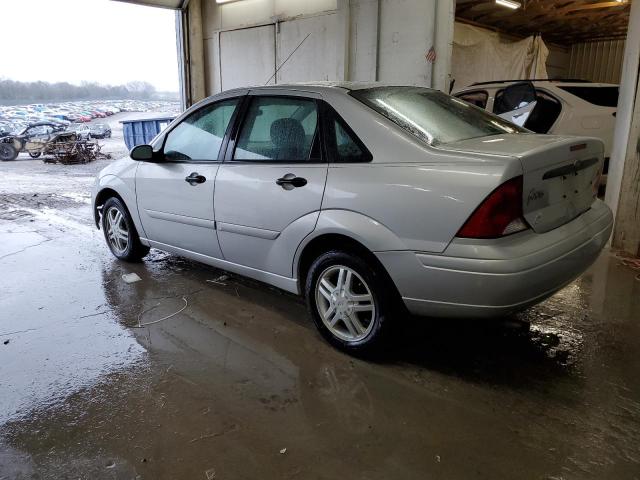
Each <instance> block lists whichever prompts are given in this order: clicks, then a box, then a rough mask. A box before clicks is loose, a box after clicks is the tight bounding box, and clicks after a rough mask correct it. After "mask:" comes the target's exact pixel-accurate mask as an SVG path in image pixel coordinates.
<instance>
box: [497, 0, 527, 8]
mask: <svg viewBox="0 0 640 480" xmlns="http://www.w3.org/2000/svg"><path fill="white" fill-rule="evenodd" d="M496 3H497V4H498V5H502V6H503V7H507V8H511V9H513V10H515V9H517V8H520V7H521V6H522V5H521V4H520V2H514V1H513V0H496Z"/></svg>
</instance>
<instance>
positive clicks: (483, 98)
mask: <svg viewBox="0 0 640 480" xmlns="http://www.w3.org/2000/svg"><path fill="white" fill-rule="evenodd" d="M456 97H458V98H459V99H460V100H464V101H465V102H467V103H470V104H471V105H475V106H476V107H480V108H482V109H483V110H484V109H485V108H487V100H488V99H489V94H488V93H487V92H485V91H484V90H478V91H476V92H465V93H460V94H458V95H456Z"/></svg>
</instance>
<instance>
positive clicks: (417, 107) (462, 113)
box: [351, 87, 528, 146]
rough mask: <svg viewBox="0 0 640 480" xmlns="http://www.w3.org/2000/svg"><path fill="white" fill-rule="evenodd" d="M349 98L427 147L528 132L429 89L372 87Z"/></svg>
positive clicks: (356, 91)
mask: <svg viewBox="0 0 640 480" xmlns="http://www.w3.org/2000/svg"><path fill="white" fill-rule="evenodd" d="M351 95H352V96H353V97H355V98H356V99H358V100H360V101H361V102H362V103H364V104H365V105H367V106H369V107H371V108H372V109H374V110H375V111H377V112H379V113H381V114H382V115H384V116H385V117H387V118H388V119H389V120H391V121H393V122H394V123H396V124H397V125H399V126H400V127H402V128H403V129H404V130H406V131H408V132H409V133H411V134H413V135H415V136H416V137H418V138H420V139H421V140H423V141H425V142H427V143H428V144H429V145H434V146H435V145H440V144H446V143H452V142H457V141H460V140H467V139H469V138H476V137H485V136H488V135H500V134H504V133H527V132H528V130H526V129H524V128H521V127H518V126H517V125H514V124H512V123H510V122H507V121H506V120H503V119H502V118H500V117H498V116H495V115H493V114H491V113H488V112H486V111H484V110H482V109H480V108H477V107H475V106H473V105H470V104H468V103H467V102H464V101H462V100H460V99H457V98H454V97H451V96H449V95H445V94H444V93H442V92H439V91H437V90H431V89H428V88H421V87H375V88H368V89H364V90H354V91H352V92H351Z"/></svg>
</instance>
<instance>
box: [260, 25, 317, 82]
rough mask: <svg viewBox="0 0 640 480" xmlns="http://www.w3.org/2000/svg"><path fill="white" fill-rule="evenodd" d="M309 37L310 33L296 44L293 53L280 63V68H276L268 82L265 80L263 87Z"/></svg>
mask: <svg viewBox="0 0 640 480" xmlns="http://www.w3.org/2000/svg"><path fill="white" fill-rule="evenodd" d="M310 36H311V32H309V33H308V34H307V36H306V37H304V38H303V39H302V41H301V42H300V43H299V44H298V46H297V47H296V48H294V49H293V52H291V53H290V54H289V56H288V57H287V58H285V59H284V62H282V63H281V64H280V66H279V67H278V68H276V71H275V72H273V75H271V76H270V77H269V80H267V81H266V82H264V84H265V85H266V84H268V83H269V82H270V81H271V79H272V78H273V77H275V76H276V74H277V73H278V72H279V71H280V69H281V68H282V67H284V64H285V63H287V61H288V60H289V59H290V58H291V57H292V56H293V54H294V53H296V52H297V51H298V49H299V48H300V47H301V46H302V44H303V43H304V42H305V41H306V40H307V38H309V37H310Z"/></svg>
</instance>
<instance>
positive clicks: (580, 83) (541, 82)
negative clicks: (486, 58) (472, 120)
mask: <svg viewBox="0 0 640 480" xmlns="http://www.w3.org/2000/svg"><path fill="white" fill-rule="evenodd" d="M519 82H531V83H533V84H535V85H537V86H550V85H554V86H562V87H617V86H618V84H616V83H597V82H589V81H586V80H575V79H566V80H565V79H533V80H493V81H490V82H476V83H472V84H471V85H469V86H467V87H464V88H462V89H460V90H458V92H457V93H459V92H463V91H467V90H479V89H481V88H478V87H484V88H492V87H504V86H507V85H509V84H514V83H519Z"/></svg>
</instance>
